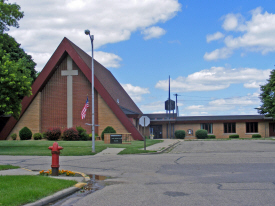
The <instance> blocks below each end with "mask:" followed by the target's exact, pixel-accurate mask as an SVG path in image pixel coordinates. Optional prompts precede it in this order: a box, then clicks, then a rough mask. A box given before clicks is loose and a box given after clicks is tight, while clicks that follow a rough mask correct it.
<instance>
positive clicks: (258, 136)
mask: <svg viewBox="0 0 275 206" xmlns="http://www.w3.org/2000/svg"><path fill="white" fill-rule="evenodd" d="M261 137H262V136H261V135H260V134H252V138H261Z"/></svg>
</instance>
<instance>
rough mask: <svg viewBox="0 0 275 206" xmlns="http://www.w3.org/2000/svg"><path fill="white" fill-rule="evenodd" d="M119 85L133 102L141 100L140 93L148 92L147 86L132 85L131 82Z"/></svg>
mask: <svg viewBox="0 0 275 206" xmlns="http://www.w3.org/2000/svg"><path fill="white" fill-rule="evenodd" d="M121 86H122V87H123V88H124V89H125V91H126V92H127V93H128V94H129V96H130V97H131V98H132V99H133V100H134V101H135V102H141V101H142V95H143V94H149V93H150V91H149V89H148V88H142V87H139V86H133V85H131V84H121Z"/></svg>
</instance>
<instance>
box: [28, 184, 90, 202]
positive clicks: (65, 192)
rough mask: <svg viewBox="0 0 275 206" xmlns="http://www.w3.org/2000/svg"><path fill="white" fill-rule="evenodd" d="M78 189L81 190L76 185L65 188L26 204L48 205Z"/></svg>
mask: <svg viewBox="0 0 275 206" xmlns="http://www.w3.org/2000/svg"><path fill="white" fill-rule="evenodd" d="M85 184H86V183H85ZM78 190H80V188H78V187H75V186H74V187H69V188H67V189H64V190H61V191H59V192H56V193H55V194H53V195H50V196H48V197H45V198H43V199H41V200H38V201H36V202H34V203H30V204H26V205H24V206H42V205H46V204H49V203H51V202H54V201H56V200H59V199H61V198H63V197H66V196H68V195H70V194H72V193H74V192H76V191H78Z"/></svg>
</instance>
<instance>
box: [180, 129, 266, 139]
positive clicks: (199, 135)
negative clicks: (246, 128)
mask: <svg viewBox="0 0 275 206" xmlns="http://www.w3.org/2000/svg"><path fill="white" fill-rule="evenodd" d="M207 133H208V132H207V130H204V129H199V130H197V131H196V132H195V136H196V137H197V138H198V139H215V138H216V136H215V135H213V134H207ZM175 137H176V138H177V139H184V138H185V131H184V130H177V131H175ZM239 137H240V136H239V135H238V134H232V135H229V138H239ZM261 137H262V136H261V135H260V134H253V135H252V138H261Z"/></svg>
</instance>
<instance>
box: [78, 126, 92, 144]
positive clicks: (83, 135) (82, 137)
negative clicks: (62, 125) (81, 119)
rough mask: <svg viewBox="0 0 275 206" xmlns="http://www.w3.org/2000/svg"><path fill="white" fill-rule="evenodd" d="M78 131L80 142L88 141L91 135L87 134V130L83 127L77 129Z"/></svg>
mask: <svg viewBox="0 0 275 206" xmlns="http://www.w3.org/2000/svg"><path fill="white" fill-rule="evenodd" d="M76 130H77V132H78V137H79V140H82V141H87V140H88V138H89V135H88V134H87V132H86V130H85V129H83V128H82V127H81V126H79V127H76Z"/></svg>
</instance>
